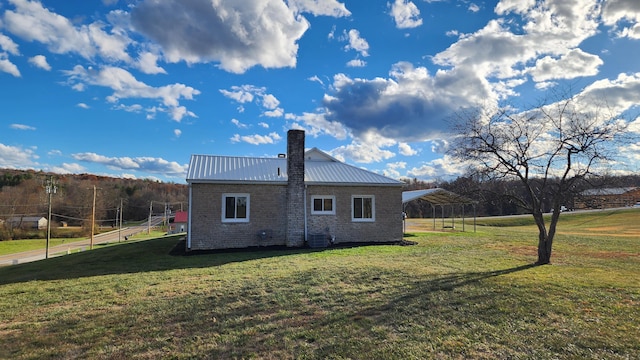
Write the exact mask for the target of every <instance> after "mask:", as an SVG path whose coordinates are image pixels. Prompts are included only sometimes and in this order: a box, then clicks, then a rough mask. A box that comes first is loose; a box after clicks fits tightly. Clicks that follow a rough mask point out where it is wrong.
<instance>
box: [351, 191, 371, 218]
mask: <svg viewBox="0 0 640 360" xmlns="http://www.w3.org/2000/svg"><path fill="white" fill-rule="evenodd" d="M355 198H363V199H371V218H356V217H354V215H355V214H354V211H355V209H354V207H353V199H355ZM351 221H352V222H375V221H376V197H375V195H351Z"/></svg>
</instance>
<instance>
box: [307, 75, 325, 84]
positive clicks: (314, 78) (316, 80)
mask: <svg viewBox="0 0 640 360" xmlns="http://www.w3.org/2000/svg"><path fill="white" fill-rule="evenodd" d="M307 80H309V81H315V82H317V83H318V84H320V85H323V86H324V82H323V81H322V80H321V79H320V78H319V77H318V76H317V75H313V76H312V77H310V78H308V79H307Z"/></svg>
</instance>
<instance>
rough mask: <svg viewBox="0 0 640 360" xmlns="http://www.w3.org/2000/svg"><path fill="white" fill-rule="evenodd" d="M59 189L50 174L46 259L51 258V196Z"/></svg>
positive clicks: (48, 182) (48, 181)
mask: <svg viewBox="0 0 640 360" xmlns="http://www.w3.org/2000/svg"><path fill="white" fill-rule="evenodd" d="M57 189H58V188H57V187H56V184H55V183H54V182H53V176H50V177H49V180H47V187H46V191H47V194H48V195H49V211H48V217H47V246H46V253H45V256H44V258H45V259H48V258H49V240H50V239H51V197H52V195H53V194H55V193H56V191H57Z"/></svg>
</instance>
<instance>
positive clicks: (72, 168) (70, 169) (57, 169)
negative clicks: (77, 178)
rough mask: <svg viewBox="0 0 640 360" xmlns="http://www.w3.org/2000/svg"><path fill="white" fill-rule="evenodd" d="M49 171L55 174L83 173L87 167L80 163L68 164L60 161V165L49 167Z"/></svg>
mask: <svg viewBox="0 0 640 360" xmlns="http://www.w3.org/2000/svg"><path fill="white" fill-rule="evenodd" d="M49 171H51V172H53V173H56V174H79V173H84V172H86V171H87V169H86V168H85V167H84V166H82V165H80V164H75V163H73V164H68V163H62V165H60V166H52V167H50V168H49Z"/></svg>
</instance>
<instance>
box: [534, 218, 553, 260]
mask: <svg viewBox="0 0 640 360" xmlns="http://www.w3.org/2000/svg"><path fill="white" fill-rule="evenodd" d="M533 218H534V219H535V221H536V225H537V226H538V261H536V265H546V264H549V263H551V244H552V243H553V234H552V233H551V234H550V233H547V227H546V226H545V223H544V217H543V215H542V212H541V211H539V210H538V211H534V214H533ZM553 228H555V227H553Z"/></svg>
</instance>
